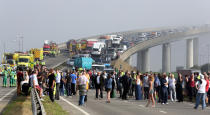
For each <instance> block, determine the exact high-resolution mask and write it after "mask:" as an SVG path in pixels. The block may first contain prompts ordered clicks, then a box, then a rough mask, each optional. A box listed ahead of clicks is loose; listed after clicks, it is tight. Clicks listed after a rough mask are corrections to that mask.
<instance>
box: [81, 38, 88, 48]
mask: <svg viewBox="0 0 210 115" xmlns="http://www.w3.org/2000/svg"><path fill="white" fill-rule="evenodd" d="M80 43H81V50H86V48H87V40H81V41H80Z"/></svg>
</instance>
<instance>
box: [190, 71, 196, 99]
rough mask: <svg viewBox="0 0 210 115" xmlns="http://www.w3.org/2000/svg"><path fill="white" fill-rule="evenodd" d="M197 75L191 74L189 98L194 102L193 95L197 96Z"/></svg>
mask: <svg viewBox="0 0 210 115" xmlns="http://www.w3.org/2000/svg"><path fill="white" fill-rule="evenodd" d="M195 91H196V89H195V77H194V74H192V75H191V76H190V87H189V100H190V101H191V102H192V100H193V97H195Z"/></svg>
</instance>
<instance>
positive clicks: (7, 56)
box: [2, 53, 19, 67]
mask: <svg viewBox="0 0 210 115" xmlns="http://www.w3.org/2000/svg"><path fill="white" fill-rule="evenodd" d="M18 55H19V54H18V53H4V55H3V61H2V64H9V65H10V66H11V67H14V66H16V63H17V59H18Z"/></svg>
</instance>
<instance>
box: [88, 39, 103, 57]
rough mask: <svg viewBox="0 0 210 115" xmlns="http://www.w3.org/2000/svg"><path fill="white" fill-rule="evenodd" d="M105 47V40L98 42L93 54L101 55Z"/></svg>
mask: <svg viewBox="0 0 210 115" xmlns="http://www.w3.org/2000/svg"><path fill="white" fill-rule="evenodd" d="M104 47H105V43H103V42H96V43H94V44H93V50H92V53H91V54H92V55H101V53H102V51H103V48H104Z"/></svg>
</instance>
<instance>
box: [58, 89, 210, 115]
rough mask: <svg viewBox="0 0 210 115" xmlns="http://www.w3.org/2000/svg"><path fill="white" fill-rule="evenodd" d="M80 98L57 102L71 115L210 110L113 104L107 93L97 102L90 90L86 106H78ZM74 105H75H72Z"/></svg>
mask: <svg viewBox="0 0 210 115" xmlns="http://www.w3.org/2000/svg"><path fill="white" fill-rule="evenodd" d="M78 100H79V99H78V96H73V97H62V98H61V99H60V100H59V101H57V102H58V103H59V104H60V105H61V106H62V107H63V108H64V109H65V110H66V111H68V112H69V114H70V115H137V114H138V115H164V114H166V115H167V114H168V115H209V114H210V108H209V107H207V108H206V109H205V110H201V107H200V108H199V109H198V110H194V109H193V107H194V103H189V102H183V103H178V102H176V103H171V102H170V101H169V105H161V104H159V103H158V104H156V107H155V108H152V107H145V105H146V101H145V100H141V101H136V100H134V99H129V100H126V101H124V100H121V99H119V98H114V99H111V103H106V93H105V92H104V99H102V100H95V90H89V92H88V102H87V103H86V104H85V106H83V107H80V106H78ZM72 104H73V105H72Z"/></svg>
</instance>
